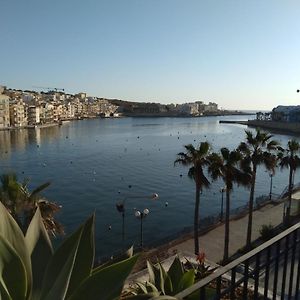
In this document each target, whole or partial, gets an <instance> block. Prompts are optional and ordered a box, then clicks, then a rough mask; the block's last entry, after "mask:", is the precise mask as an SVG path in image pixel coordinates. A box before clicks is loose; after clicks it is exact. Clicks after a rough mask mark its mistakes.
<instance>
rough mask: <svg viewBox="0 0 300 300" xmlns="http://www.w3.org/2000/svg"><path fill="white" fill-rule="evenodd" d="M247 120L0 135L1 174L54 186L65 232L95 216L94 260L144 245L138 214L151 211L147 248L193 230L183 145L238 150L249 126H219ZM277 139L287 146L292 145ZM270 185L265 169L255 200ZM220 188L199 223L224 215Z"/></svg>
mask: <svg viewBox="0 0 300 300" xmlns="http://www.w3.org/2000/svg"><path fill="white" fill-rule="evenodd" d="M249 118H253V116H228V117H203V118H124V119H93V120H83V121H74V122H70V123H67V124H64V125H63V126H61V127H52V128H45V129H36V130H19V131H11V132H8V131H2V132H0V170H1V171H0V173H3V172H8V171H15V172H16V173H17V174H18V176H19V178H20V179H22V178H23V177H29V178H30V179H31V187H32V188H34V187H35V186H37V185H39V184H42V183H43V182H45V181H51V183H52V184H51V186H50V187H49V188H48V189H47V190H46V191H45V193H44V194H45V196H47V197H48V198H49V199H51V200H52V201H55V202H57V203H59V204H61V205H62V206H63V209H62V212H61V213H60V214H59V216H58V217H59V220H60V221H61V222H62V223H63V224H64V226H65V228H66V232H67V233H70V232H71V231H72V230H74V229H75V228H77V227H78V226H79V224H80V223H81V222H83V221H84V220H85V219H86V218H87V217H88V216H89V215H90V214H91V213H93V212H94V211H96V243H97V254H98V255H99V256H107V255H110V254H111V253H114V252H116V251H119V250H120V249H121V248H122V247H123V246H129V245H131V244H135V245H138V244H139V242H140V223H139V220H137V219H136V218H135V216H134V209H135V208H136V209H139V210H143V209H144V208H149V210H150V214H149V215H148V216H147V218H146V219H145V222H144V243H145V245H152V244H154V243H158V242H163V241H165V240H166V239H168V238H169V237H170V236H175V235H176V234H179V233H180V232H182V230H183V229H184V228H190V227H191V226H192V225H193V209H194V183H193V182H192V181H191V180H190V179H188V177H187V176H186V174H187V171H188V170H187V168H184V167H181V166H176V167H174V165H173V162H174V160H175V159H176V154H177V153H178V152H180V151H182V150H183V145H184V144H187V143H192V144H195V145H197V144H198V143H199V142H200V141H206V140H207V141H209V142H210V143H211V144H212V145H213V149H214V150H215V151H217V150H219V149H220V148H221V147H223V146H226V147H229V148H231V149H233V148H235V147H236V146H237V145H238V144H239V142H240V141H242V140H243V139H244V136H245V134H244V130H245V129H246V127H245V126H242V125H231V124H219V122H218V121H219V120H220V119H229V120H234V119H236V120H247V119H249ZM275 137H276V139H277V140H278V141H280V142H282V143H283V144H284V145H285V144H286V143H287V141H288V139H290V138H291V137H289V136H287V135H278V134H276V135H275ZM180 175H182V176H180ZM269 181H270V179H269V176H268V173H266V172H265V171H264V170H263V169H260V170H259V174H258V178H257V188H256V196H259V195H261V194H268V193H269ZM296 181H299V178H297V176H296ZM287 183H288V175H287V172H286V171H285V172H277V174H276V176H275V177H274V179H273V184H274V186H273V191H274V193H280V192H281V191H282V189H283V188H284V187H285V186H286V185H287ZM222 186H223V183H222V182H220V181H219V182H213V183H212V185H211V188H210V189H209V190H204V191H203V193H202V195H201V207H200V209H201V212H200V215H201V217H202V218H204V217H206V216H208V215H211V214H216V213H219V212H220V204H221V195H220V192H219V190H220V188H221V187H222ZM152 193H158V194H159V200H156V201H153V200H150V199H147V198H144V196H148V195H151V194H152ZM130 195H131V196H140V197H138V198H131V199H130V198H128V199H127V200H126V201H127V203H126V241H125V245H124V244H123V243H122V239H121V232H122V222H121V215H120V214H119V213H118V211H117V210H116V207H115V204H116V202H118V201H120V200H122V199H124V198H125V197H128V196H130ZM248 195H249V192H248V191H246V190H245V189H243V188H238V187H235V189H234V193H233V194H232V208H236V207H239V206H242V205H244V204H245V203H246V202H247V200H248ZM166 202H167V203H168V205H167V206H166ZM266 222H267V220H266ZM110 226H111V229H110Z"/></svg>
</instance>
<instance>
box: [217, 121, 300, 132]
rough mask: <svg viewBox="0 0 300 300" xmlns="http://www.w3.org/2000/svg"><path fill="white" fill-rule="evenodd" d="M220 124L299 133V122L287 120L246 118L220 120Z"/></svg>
mask: <svg viewBox="0 0 300 300" xmlns="http://www.w3.org/2000/svg"><path fill="white" fill-rule="evenodd" d="M219 123H220V124H240V125H247V126H250V127H259V128H264V129H269V130H273V131H277V132H284V133H293V134H300V123H288V122H275V121H261V120H248V121H236V120H233V121H229V120H220V121H219Z"/></svg>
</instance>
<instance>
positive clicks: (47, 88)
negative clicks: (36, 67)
mask: <svg viewBox="0 0 300 300" xmlns="http://www.w3.org/2000/svg"><path fill="white" fill-rule="evenodd" d="M33 88H35V89H41V90H48V92H50V91H55V92H59V91H60V92H64V91H65V89H61V88H53V87H43V86H33Z"/></svg>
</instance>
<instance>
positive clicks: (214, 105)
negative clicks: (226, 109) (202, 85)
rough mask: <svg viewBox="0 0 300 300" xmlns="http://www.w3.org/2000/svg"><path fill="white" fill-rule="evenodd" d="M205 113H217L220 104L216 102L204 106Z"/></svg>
mask: <svg viewBox="0 0 300 300" xmlns="http://www.w3.org/2000/svg"><path fill="white" fill-rule="evenodd" d="M204 111H205V112H217V111H218V104H217V103H214V102H209V103H208V104H206V105H205V106H204Z"/></svg>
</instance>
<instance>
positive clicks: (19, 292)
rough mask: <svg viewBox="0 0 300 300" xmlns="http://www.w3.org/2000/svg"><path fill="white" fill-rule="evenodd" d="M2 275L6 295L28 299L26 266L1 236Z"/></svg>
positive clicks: (0, 266) (0, 272) (0, 271)
mask: <svg viewBox="0 0 300 300" xmlns="http://www.w3.org/2000/svg"><path fill="white" fill-rule="evenodd" d="M0 274H1V275H0V277H1V283H2V285H3V288H4V290H6V291H7V293H5V294H9V295H10V297H11V298H12V299H20V300H22V299H26V295H27V278H26V270H25V266H24V264H23V262H22V260H21V258H20V256H19V255H18V254H17V252H16V251H15V250H14V248H13V247H12V246H11V245H10V244H9V243H8V242H7V240H5V239H4V238H3V236H1V235H0ZM1 296H2V294H1ZM1 299H2V298H1Z"/></svg>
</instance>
